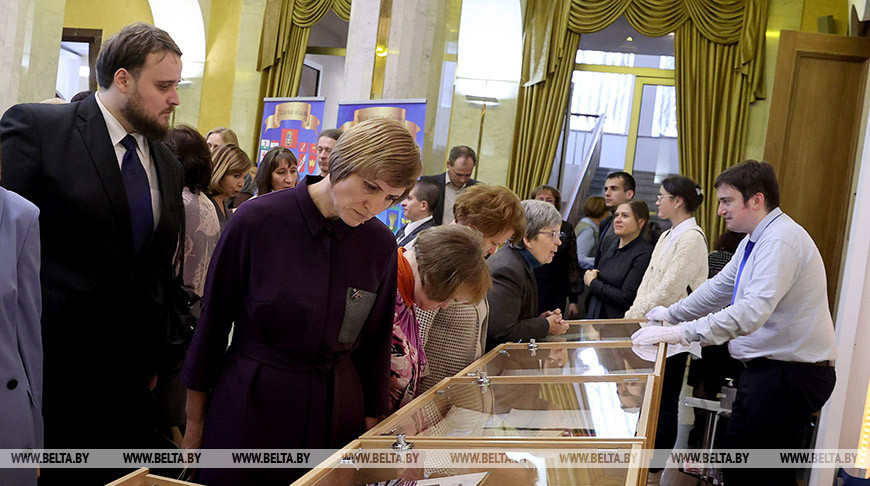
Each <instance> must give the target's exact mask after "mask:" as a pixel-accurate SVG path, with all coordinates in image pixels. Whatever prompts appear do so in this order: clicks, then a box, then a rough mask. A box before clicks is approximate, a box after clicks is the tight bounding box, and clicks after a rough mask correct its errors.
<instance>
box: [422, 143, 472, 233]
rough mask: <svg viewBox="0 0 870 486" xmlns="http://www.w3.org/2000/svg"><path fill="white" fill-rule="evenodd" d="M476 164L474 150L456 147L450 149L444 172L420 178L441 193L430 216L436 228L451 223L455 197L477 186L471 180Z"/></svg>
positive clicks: (460, 146)
mask: <svg viewBox="0 0 870 486" xmlns="http://www.w3.org/2000/svg"><path fill="white" fill-rule="evenodd" d="M476 164H477V154H475V153H474V149H472V148H471V147H468V146H465V145H457V146H456V147H453V148H452V149H450V155H449V156H448V157H447V170H446V171H444V172H442V173H440V174H436V175H428V176H423V177H421V178H420V180H421V181H426V182H431V183H432V184H435V185H436V186H438V189H439V190H440V191H441V192H440V197H439V198H438V201H439V202H438V206H437V207H435V213H434V214H433V215H432V216H433V219H434V220H435V225H436V226H437V225H439V224H450V223H452V222H453V220H454V217H453V203H455V202H456V196H458V195H459V194H460V193H461V192H462V190H463V189H465V188H466V187H469V186H473V185H475V184H477V181H476V180H474V179H472V178H471V174H472V173H473V172H474V166H475V165H476Z"/></svg>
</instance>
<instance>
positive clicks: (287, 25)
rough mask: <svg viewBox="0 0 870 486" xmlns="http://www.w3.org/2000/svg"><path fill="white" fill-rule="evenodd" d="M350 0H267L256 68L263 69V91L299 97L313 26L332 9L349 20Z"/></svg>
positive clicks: (275, 94)
mask: <svg viewBox="0 0 870 486" xmlns="http://www.w3.org/2000/svg"><path fill="white" fill-rule="evenodd" d="M350 2H351V0H267V2H266V12H265V16H264V17H263V34H262V37H261V38H260V58H259V61H258V63H257V69H258V70H259V71H262V72H263V77H264V80H263V83H262V86H261V94H262V95H263V96H264V97H265V96H272V97H278V96H296V93H297V92H298V91H299V79H300V77H301V76H302V61H303V60H304V59H305V50H306V49H307V48H308V35H309V33H310V31H311V26H312V25H314V24H316V23H317V22H319V21H320V19H322V18H323V16H324V15H326V13H327V12H328V11H329V9H330V8H331V9H332V10H333V11H334V12H335V14H336V15H338V17H339V18H341V19H343V20H350Z"/></svg>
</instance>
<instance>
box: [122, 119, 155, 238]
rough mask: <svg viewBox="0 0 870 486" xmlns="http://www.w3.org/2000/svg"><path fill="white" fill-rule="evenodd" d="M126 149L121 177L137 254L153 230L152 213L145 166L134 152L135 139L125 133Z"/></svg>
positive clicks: (123, 142) (124, 143)
mask: <svg viewBox="0 0 870 486" xmlns="http://www.w3.org/2000/svg"><path fill="white" fill-rule="evenodd" d="M121 145H123V146H124V148H125V149H127V152H126V153H125V154H124V158H123V159H122V161H121V178H122V179H124V188H125V189H126V190H127V203H129V205H130V225H131V226H132V229H133V245H134V247H135V249H136V253H137V254H138V253H139V252H140V251H141V250H142V246H144V245H145V241H146V240H148V237H149V236H151V233H152V232H153V231H154V213H153V212H152V210H151V187H150V186H149V185H148V175H147V174H145V167H142V162H141V161H140V160H139V155H138V154H137V153H136V146H137V145H136V139H135V138H133V135H130V134H127V136H126V137H124V138H123V139H121Z"/></svg>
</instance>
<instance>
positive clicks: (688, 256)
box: [625, 176, 707, 449]
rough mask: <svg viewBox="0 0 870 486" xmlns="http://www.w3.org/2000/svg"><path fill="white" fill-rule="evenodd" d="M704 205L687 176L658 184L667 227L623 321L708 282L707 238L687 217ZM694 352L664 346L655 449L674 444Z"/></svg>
mask: <svg viewBox="0 0 870 486" xmlns="http://www.w3.org/2000/svg"><path fill="white" fill-rule="evenodd" d="M703 201H704V194H703V193H702V191H701V187H700V186H698V184H696V183H695V181H693V180H691V179H689V178H687V177H683V176H671V177H668V178H667V179H665V180H664V181H662V186H661V188H660V189H659V195H658V197H657V199H656V206H658V208H659V217H660V218H662V219H668V220H670V222H671V224H672V227H671V229H669V230H667V231H665V232H664V233H662V235H661V237H659V241H658V243H657V244H656V247H655V249H654V250H653V253H652V257H651V259H650V264H649V267H647V269H646V273H644V275H643V280H642V281H641V283H640V287H639V288H638V289H637V297H636V298H635V299H634V304H633V305H632V306H631V308H630V309H629V310H628V312H626V313H625V317H626V318H629V319H633V318H643V317H644V316H645V315H646V313H647V312H649V311H650V310H652V309H653V308H654V307H657V306H665V307H667V306H669V305H671V304H674V303H676V302H677V301H679V300H680V299H683V298H685V297H686V296H687V295H688V294H689V293H690V292H691V291H692V290H694V289H697V288H698V287H699V286H700V285H701V284H702V283H704V281H705V280H707V239H706V237H705V236H704V232H703V231H702V230H701V228H700V227H699V226H698V224H697V222H696V221H695V218H694V217H693V216H692V214H693V213H694V212H695V210H696V209H698V206H700V205H701V202H703ZM695 348H697V349H692V348H689V347H682V346H668V355H669V357H668V358H667V361H666V363H665V375H664V378H663V383H662V399H661V408H660V409H659V418H658V426H657V428H656V445H655V447H656V449H659V448H662V449H671V448H673V446H674V443H675V442H676V440H677V423H678V422H677V411H678V408H679V399H680V390H681V388H682V386H683V376H684V374H685V371H686V360H687V359H688V353H687V351H691V352H692V353H693V354H696V355H698V356H699V357H700V354H701V349H700V346H698V345H697V344H696V345H695Z"/></svg>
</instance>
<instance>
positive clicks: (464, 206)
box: [453, 184, 526, 243]
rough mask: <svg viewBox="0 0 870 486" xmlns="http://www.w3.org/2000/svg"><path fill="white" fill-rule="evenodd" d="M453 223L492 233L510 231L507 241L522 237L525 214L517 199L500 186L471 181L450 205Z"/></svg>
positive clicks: (486, 233)
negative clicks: (469, 185)
mask: <svg viewBox="0 0 870 486" xmlns="http://www.w3.org/2000/svg"><path fill="white" fill-rule="evenodd" d="M453 216H454V217H455V218H456V222H457V223H459V224H462V225H465V226H471V227H472V228H474V229H476V230H478V231H480V232H481V233H483V235H484V236H487V237H491V236H495V235H497V234H499V233H501V232H503V231H505V230H511V231H513V233H514V234H513V236H511V238H510V241H512V242H514V243H516V242H517V241H519V240H522V239H523V235H524V234H525V231H526V215H525V211H523V207H522V206H521V205H520V198H519V197H517V195H516V194H514V192H513V191H511V190H510V189H508V188H507V187H503V186H488V185H486V184H475V185H473V186H471V187H467V188H465V189H464V190H463V191H462V193H461V194H459V196H457V197H456V203H455V204H454V205H453Z"/></svg>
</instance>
